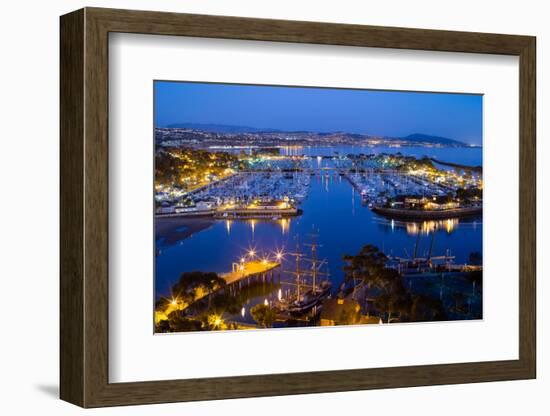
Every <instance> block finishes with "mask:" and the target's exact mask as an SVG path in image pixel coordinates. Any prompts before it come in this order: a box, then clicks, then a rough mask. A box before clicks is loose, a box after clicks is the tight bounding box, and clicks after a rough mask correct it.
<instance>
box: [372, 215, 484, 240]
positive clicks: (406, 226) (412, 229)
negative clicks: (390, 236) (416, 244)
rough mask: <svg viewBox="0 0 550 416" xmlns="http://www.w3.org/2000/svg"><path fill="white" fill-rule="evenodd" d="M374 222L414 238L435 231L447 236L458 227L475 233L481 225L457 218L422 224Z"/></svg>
mask: <svg viewBox="0 0 550 416" xmlns="http://www.w3.org/2000/svg"><path fill="white" fill-rule="evenodd" d="M375 222H377V223H378V224H380V225H381V226H382V227H383V228H386V229H389V230H391V231H392V232H394V231H396V230H400V229H402V230H405V231H406V233H407V235H410V236H416V235H418V234H421V235H430V234H431V233H433V232H436V231H445V232H446V233H447V234H451V233H453V232H454V231H456V230H457V229H458V228H459V227H462V228H465V227H466V228H468V227H469V228H472V230H474V231H476V230H477V228H478V226H479V225H480V224H481V223H480V222H479V220H474V221H471V220H470V221H468V220H460V219H459V218H448V219H444V220H430V221H422V222H413V221H399V220H395V219H385V218H378V219H375Z"/></svg>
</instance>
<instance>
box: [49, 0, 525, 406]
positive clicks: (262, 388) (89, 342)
mask: <svg viewBox="0 0 550 416" xmlns="http://www.w3.org/2000/svg"><path fill="white" fill-rule="evenodd" d="M60 28H61V45H60V46H61V51H60V52H61V61H60V64H61V92H60V94H61V95H60V101H61V121H60V126H61V155H60V156H61V178H60V185H61V212H60V220H61V243H60V244H61V247H60V252H61V257H60V261H61V268H60V275H61V276H60V278H61V287H60V291H61V292H60V295H61V304H60V313H61V319H60V328H61V329H60V331H61V334H60V341H61V347H60V358H61V369H60V371H61V386H60V396H61V398H62V399H63V400H66V401H68V402H71V403H74V404H76V405H79V406H82V407H101V406H115V405H131V404H146V403H163V402H178V401H192V400H212V399H227V398H238V397H258V396H270V395H287V394H303V393H321V392H338V391H351V390H363V389H375V388H396V387H409V386H425V385H440V384H454V383H474V382H487V381H499V380H518V379H530V378H535V376H536V333H535V330H536V326H535V312H536V304H535V300H536V290H535V282H536V276H535V261H536V259H535V251H536V250H535V249H536V239H535V232H536V227H535V224H536V208H535V206H536V191H535V180H536V179H535V172H536V169H535V160H536V157H535V156H536V151H535V128H536V119H535V106H536V97H535V50H536V47H535V38H534V37H530V36H516V35H500V34H485V33H467V32H451V31H438V30H421V29H403V28H393V27H376V26H361V25H345V24H328V23H313V22H297V21H283V20H264V19H252V18H239V17H225V16H206V15H190V14H176V13H161V12H147V11H129V10H114V9H99V8H85V9H81V10H78V11H75V12H72V13H69V14H67V15H65V16H62V17H61V22H60ZM111 32H125V33H141V34H154V35H173V36H191V37H205V38H224V39H245V40H262V41H277V42H295V43H311V44H329V45H346V46H357V47H362V46H363V47H380V48H397V49H415V50H429V51H448V52H468V53H483V54H503V55H514V56H518V57H519V66H520V80H519V85H520V91H519V97H520V99H519V102H520V107H519V114H520V116H519V119H520V130H519V135H520V143H519V157H520V159H519V160H520V185H519V195H520V196H519V198H520V206H519V213H520V215H519V218H520V219H519V233H520V245H519V247H520V250H519V251H520V252H519V261H520V270H519V359H518V360H508V361H491V362H472V363H461V364H444V365H419V366H407V367H391V368H370V369H356V370H341V371H325V372H311V373H290V374H267V375H254V376H239V377H221V378H208V379H189V380H185V379H182V380H170V381H147V382H135V383H109V379H108V357H109V354H108V299H109V296H108V287H109V285H108V281H109V280H108V279H109V276H108V223H109V215H108V172H109V166H108V141H109V138H108V79H109V77H108V67H109V62H108V35H109V33H111Z"/></svg>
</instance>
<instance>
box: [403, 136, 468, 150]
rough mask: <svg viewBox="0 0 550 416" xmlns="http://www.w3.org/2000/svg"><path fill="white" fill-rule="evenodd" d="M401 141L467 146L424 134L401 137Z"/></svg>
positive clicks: (445, 138) (456, 141) (455, 141)
mask: <svg viewBox="0 0 550 416" xmlns="http://www.w3.org/2000/svg"><path fill="white" fill-rule="evenodd" d="M401 139H402V140H406V141H409V142H421V143H434V144H443V145H446V146H461V147H462V146H467V144H466V143H464V142H460V141H458V140H453V139H448V138H447V137H440V136H430V135H428V134H422V133H414V134H409V135H408V136H405V137H401Z"/></svg>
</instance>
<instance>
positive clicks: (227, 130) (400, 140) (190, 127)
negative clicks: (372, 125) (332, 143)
mask: <svg viewBox="0 0 550 416" xmlns="http://www.w3.org/2000/svg"><path fill="white" fill-rule="evenodd" d="M158 128H160V129H161V130H162V129H164V130H171V129H173V130H174V131H178V130H180V131H181V130H183V131H189V132H205V133H209V134H213V135H238V134H253V135H272V136H273V135H275V136H280V135H290V134H292V135H297V136H299V137H304V136H310V137H312V136H314V137H318V138H321V139H323V140H330V138H331V137H334V136H340V137H344V138H345V140H346V141H347V142H349V143H356V142H361V141H364V140H369V139H376V138H377V137H378V138H380V136H373V135H368V134H359V133H349V132H342V131H339V132H336V131H331V132H314V131H304V130H300V131H285V130H279V129H273V128H260V127H250V126H239V125H228V124H212V123H204V124H203V123H189V122H183V123H173V124H168V125H166V126H164V127H158ZM161 137H162V138H168V137H167V136H166V135H165V134H163V135H162V136H161ZM382 139H383V140H384V142H385V143H386V144H392V143H396V144H407V143H409V144H411V145H440V146H445V147H466V146H469V145H468V144H466V143H464V142H461V141H459V140H454V139H450V138H447V137H441V136H431V135H428V134H423V133H414V134H409V135H408V136H404V137H392V136H385V137H383V138H382Z"/></svg>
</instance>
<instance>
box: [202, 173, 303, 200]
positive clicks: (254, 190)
mask: <svg viewBox="0 0 550 416" xmlns="http://www.w3.org/2000/svg"><path fill="white" fill-rule="evenodd" d="M309 186H310V177H309V175H307V174H304V173H293V174H291V176H290V177H288V175H286V174H284V173H272V172H260V173H257V172H253V173H251V172H247V173H238V174H235V175H233V176H232V177H231V178H229V179H227V180H225V181H224V182H222V183H219V184H217V185H216V186H212V187H210V188H209V189H205V190H203V191H201V192H198V193H195V194H194V195H193V196H192V198H193V200H194V201H210V202H212V203H213V204H214V205H218V206H219V205H222V204H227V203H244V204H246V203H250V202H253V201H255V200H259V201H264V200H268V199H269V200H281V201H282V200H294V201H298V202H299V201H301V200H303V199H304V198H306V197H307V194H308V189H309Z"/></svg>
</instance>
